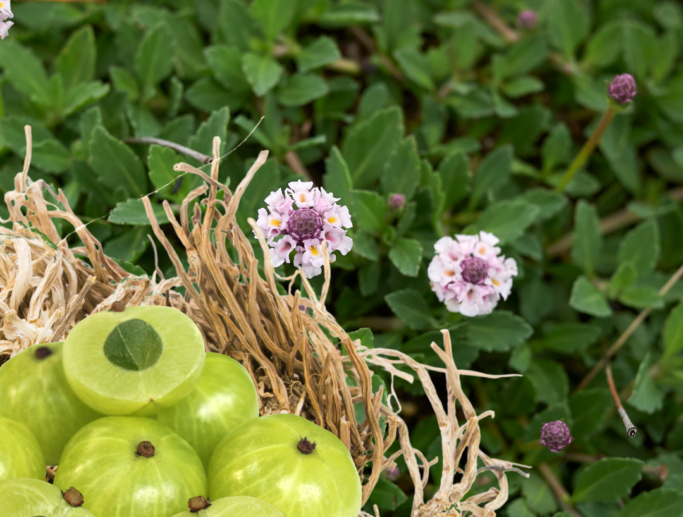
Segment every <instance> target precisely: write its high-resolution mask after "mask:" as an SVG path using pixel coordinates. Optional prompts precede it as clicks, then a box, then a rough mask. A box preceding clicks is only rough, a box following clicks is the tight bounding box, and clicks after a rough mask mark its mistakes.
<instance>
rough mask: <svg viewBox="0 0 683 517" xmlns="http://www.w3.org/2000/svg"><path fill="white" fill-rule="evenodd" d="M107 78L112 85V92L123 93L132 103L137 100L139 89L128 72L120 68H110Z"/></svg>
mask: <svg viewBox="0 0 683 517" xmlns="http://www.w3.org/2000/svg"><path fill="white" fill-rule="evenodd" d="M109 77H111V80H112V82H113V83H114V91H117V92H123V93H125V94H126V95H128V98H129V99H130V100H132V101H135V100H138V98H139V97H140V88H139V87H138V82H137V79H135V76H134V75H133V74H131V73H130V72H129V71H128V70H126V69H125V68H121V67H120V66H112V67H110V68H109Z"/></svg>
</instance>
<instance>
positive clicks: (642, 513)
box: [615, 488, 683, 517]
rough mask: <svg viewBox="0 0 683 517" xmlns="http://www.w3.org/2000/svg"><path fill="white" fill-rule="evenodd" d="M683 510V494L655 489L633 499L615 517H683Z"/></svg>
mask: <svg viewBox="0 0 683 517" xmlns="http://www.w3.org/2000/svg"><path fill="white" fill-rule="evenodd" d="M681 508H683V492H681V491H680V490H672V489H666V488H655V489H654V490H650V491H648V492H642V493H641V494H639V495H638V496H637V497H635V498H634V499H631V500H630V501H629V502H627V503H626V505H625V506H624V507H623V508H622V509H621V510H619V512H617V514H616V515H615V517H681Z"/></svg>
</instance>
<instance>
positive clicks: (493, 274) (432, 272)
mask: <svg viewBox="0 0 683 517" xmlns="http://www.w3.org/2000/svg"><path fill="white" fill-rule="evenodd" d="M455 238H456V239H457V240H456V239H452V238H451V237H443V238H441V239H439V240H438V241H437V242H436V244H435V245H434V249H435V250H436V256H435V257H434V259H432V262H431V264H429V269H428V271H427V272H428V274H429V280H430V281H431V282H430V285H431V287H432V291H434V292H435V293H436V296H437V297H438V298H439V301H442V302H446V307H447V308H448V310H449V311H451V312H459V313H461V314H463V315H465V316H478V315H482V314H490V313H491V311H492V310H493V308H494V307H495V306H496V305H497V304H498V300H499V299H500V297H501V296H502V297H503V299H507V297H508V295H509V294H510V289H511V288H512V277H513V276H516V275H517V263H516V262H515V260H514V259H512V258H507V259H506V258H505V256H502V255H500V248H497V247H495V246H496V244H498V239H497V238H496V237H495V236H494V235H493V234H490V233H486V232H480V233H479V235H456V236H455Z"/></svg>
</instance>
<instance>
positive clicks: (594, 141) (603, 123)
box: [555, 104, 617, 192]
mask: <svg viewBox="0 0 683 517" xmlns="http://www.w3.org/2000/svg"><path fill="white" fill-rule="evenodd" d="M616 112H617V108H616V107H615V106H614V105H613V104H610V105H609V106H608V108H607V110H606V111H605V113H603V115H602V118H601V119H600V122H599V123H598V127H596V128H595V131H594V132H593V134H592V135H591V137H590V138H589V139H588V141H587V142H586V143H585V144H584V146H583V148H582V149H581V151H580V152H579V154H578V155H577V156H576V158H574V161H573V162H572V164H571V165H570V166H569V168H568V169H567V172H565V173H564V176H562V179H561V180H560V183H559V184H558V185H557V187H555V190H556V191H557V192H562V191H563V190H564V189H565V188H566V187H567V185H569V182H571V180H572V178H574V175H575V174H576V173H577V171H578V170H579V169H580V168H581V167H582V166H583V164H584V163H586V160H587V159H588V157H589V156H590V155H591V153H592V152H593V149H595V146H596V145H598V143H599V142H600V139H601V138H602V135H603V134H604V133H605V130H606V129H607V128H608V127H609V125H610V123H611V122H612V119H613V118H614V115H615V114H616Z"/></svg>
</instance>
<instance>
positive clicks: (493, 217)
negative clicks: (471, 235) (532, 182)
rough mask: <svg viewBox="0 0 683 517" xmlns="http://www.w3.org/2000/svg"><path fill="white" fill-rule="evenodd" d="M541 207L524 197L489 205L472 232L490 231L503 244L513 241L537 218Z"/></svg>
mask: <svg viewBox="0 0 683 517" xmlns="http://www.w3.org/2000/svg"><path fill="white" fill-rule="evenodd" d="M538 212H539V208H538V207H537V206H535V205H532V204H530V203H527V202H526V201H524V200H522V199H519V198H518V199H513V200H510V201H502V202H499V203H496V204H493V205H491V206H490V207H488V208H487V209H486V210H484V212H483V213H482V214H481V216H480V217H479V220H478V221H477V222H476V223H475V224H474V225H473V226H472V228H471V230H470V229H468V231H471V232H477V233H478V232H480V231H485V232H490V233H492V234H493V235H495V236H496V237H498V238H499V239H500V241H501V244H503V243H508V242H512V241H514V240H516V239H518V238H519V237H521V236H522V234H523V233H524V231H525V230H526V229H527V228H528V227H529V226H530V225H531V224H532V223H533V222H534V221H535V220H536V217H537V216H538Z"/></svg>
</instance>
